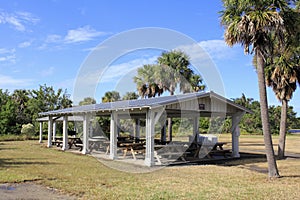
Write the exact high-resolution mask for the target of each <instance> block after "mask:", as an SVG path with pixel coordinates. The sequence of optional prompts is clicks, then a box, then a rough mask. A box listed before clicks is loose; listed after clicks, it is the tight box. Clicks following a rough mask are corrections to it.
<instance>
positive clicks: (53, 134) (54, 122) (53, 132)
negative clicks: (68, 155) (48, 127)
mask: <svg viewBox="0 0 300 200" xmlns="http://www.w3.org/2000/svg"><path fill="white" fill-rule="evenodd" d="M55 137H56V121H53V130H52V140H53V141H55Z"/></svg>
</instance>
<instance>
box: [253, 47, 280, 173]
mask: <svg viewBox="0 0 300 200" xmlns="http://www.w3.org/2000/svg"><path fill="white" fill-rule="evenodd" d="M255 55H256V58H257V78H258V88H259V98H260V109H261V120H262V127H263V134H264V143H265V151H266V156H267V161H268V171H269V177H270V178H271V177H272V178H278V177H279V172H278V168H277V163H276V160H275V153H274V148H273V143H272V136H271V131H270V124H269V113H268V100H267V90H266V82H265V71H264V68H265V62H264V59H263V55H262V52H261V51H260V50H259V49H256V54H255Z"/></svg>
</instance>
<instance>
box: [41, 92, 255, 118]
mask: <svg viewBox="0 0 300 200" xmlns="http://www.w3.org/2000/svg"><path fill="white" fill-rule="evenodd" d="M205 96H214V97H216V98H219V99H223V100H224V102H227V103H230V104H232V105H234V106H235V107H237V108H239V109H241V110H245V111H246V112H249V110H248V109H246V108H244V107H242V106H240V105H237V104H235V103H233V102H232V101H230V100H228V99H226V98H225V97H222V96H220V95H217V94H215V93H213V92H197V93H188V94H181V95H173V96H162V97H155V98H148V99H136V100H125V101H116V102H108V103H100V104H92V105H83V106H75V107H71V108H65V109H61V110H53V111H49V112H43V113H39V114H40V115H41V116H48V115H62V114H74V113H86V112H98V111H110V110H119V109H120V110H121V109H131V108H143V107H148V108H152V107H157V106H163V105H168V104H171V103H177V102H181V101H186V100H190V99H193V98H199V97H205ZM250 112H251V111H250Z"/></svg>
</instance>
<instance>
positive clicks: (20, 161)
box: [0, 158, 56, 168]
mask: <svg viewBox="0 0 300 200" xmlns="http://www.w3.org/2000/svg"><path fill="white" fill-rule="evenodd" d="M38 160H41V159H36V158H0V168H19V167H23V166H24V165H49V164H56V163H52V162H48V161H38Z"/></svg>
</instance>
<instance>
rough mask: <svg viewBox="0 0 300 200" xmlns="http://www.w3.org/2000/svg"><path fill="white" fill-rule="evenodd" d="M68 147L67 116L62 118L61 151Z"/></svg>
mask: <svg viewBox="0 0 300 200" xmlns="http://www.w3.org/2000/svg"><path fill="white" fill-rule="evenodd" d="M68 148H69V146H68V116H63V145H62V150H63V151H65V150H67V149H68Z"/></svg>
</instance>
